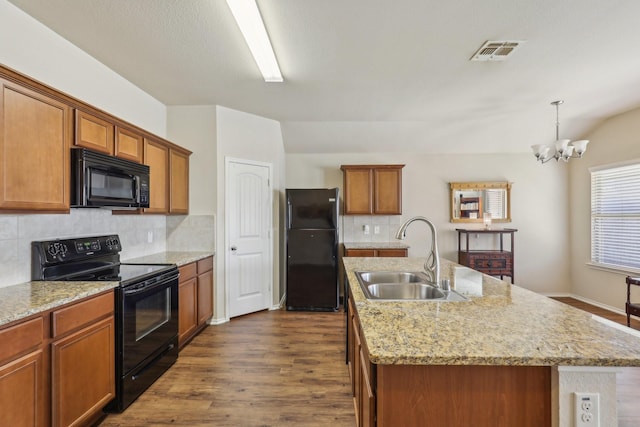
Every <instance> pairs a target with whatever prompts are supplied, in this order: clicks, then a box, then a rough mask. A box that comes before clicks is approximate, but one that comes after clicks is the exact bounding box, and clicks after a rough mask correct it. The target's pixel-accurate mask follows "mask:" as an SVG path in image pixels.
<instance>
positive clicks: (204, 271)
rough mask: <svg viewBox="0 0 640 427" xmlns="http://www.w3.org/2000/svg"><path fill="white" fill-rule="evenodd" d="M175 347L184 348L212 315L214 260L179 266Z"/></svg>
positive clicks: (202, 260)
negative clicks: (176, 344) (176, 340)
mask: <svg viewBox="0 0 640 427" xmlns="http://www.w3.org/2000/svg"><path fill="white" fill-rule="evenodd" d="M179 269H180V282H179V284H178V301H179V307H178V346H179V347H180V348H182V347H184V346H185V345H186V344H187V343H188V342H189V341H191V339H193V337H195V336H196V335H197V334H198V333H199V332H201V331H202V329H204V328H205V327H206V325H207V321H208V320H209V319H211V317H212V316H213V257H207V258H204V259H201V260H199V261H197V262H192V263H189V264H186V265H183V266H180V267H179Z"/></svg>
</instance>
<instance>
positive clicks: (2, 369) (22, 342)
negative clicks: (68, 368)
mask: <svg viewBox="0 0 640 427" xmlns="http://www.w3.org/2000/svg"><path fill="white" fill-rule="evenodd" d="M44 325H45V322H44V316H42V315H41V316H38V317H37V318H35V319H31V320H25V321H23V322H20V323H18V324H17V325H15V326H11V327H8V328H6V329H3V330H1V331H0V342H2V343H3V344H2V346H1V347H0V425H3V426H41V425H46V424H47V423H48V413H49V411H48V407H47V400H48V397H49V394H48V387H47V372H48V369H47V363H46V354H47V353H46V348H45V346H44V341H45V340H44V337H45V331H44V330H45V326H44Z"/></svg>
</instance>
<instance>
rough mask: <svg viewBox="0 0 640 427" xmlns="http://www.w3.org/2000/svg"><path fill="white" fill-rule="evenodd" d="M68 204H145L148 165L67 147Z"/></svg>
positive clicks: (131, 206) (127, 206)
mask: <svg viewBox="0 0 640 427" xmlns="http://www.w3.org/2000/svg"><path fill="white" fill-rule="evenodd" d="M71 207H73V208H108V209H137V208H148V207H149V166H147V165H142V164H140V163H135V162H132V161H129V160H124V159H120V158H118V157H113V156H109V155H107V154H103V153H98V152H95V151H91V150H87V149H86V148H74V149H72V150H71Z"/></svg>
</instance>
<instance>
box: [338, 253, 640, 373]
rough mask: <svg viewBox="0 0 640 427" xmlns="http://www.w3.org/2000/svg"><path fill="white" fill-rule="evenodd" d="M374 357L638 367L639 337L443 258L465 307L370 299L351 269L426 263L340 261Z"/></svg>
mask: <svg viewBox="0 0 640 427" xmlns="http://www.w3.org/2000/svg"><path fill="white" fill-rule="evenodd" d="M343 263H344V266H345V271H346V272H347V279H348V281H349V285H350V289H351V294H352V296H353V302H354V305H355V307H356V311H357V312H358V317H359V320H360V324H361V328H362V331H363V337H364V341H365V343H366V346H367V349H368V351H369V355H370V360H371V362H372V363H375V364H383V365H395V364H411V365H512V366H514V365H516V366H517V365H519V366H640V338H638V337H636V336H634V335H632V334H629V333H626V332H624V331H621V330H619V329H617V328H613V327H611V326H609V325H607V324H605V323H603V322H601V321H598V320H596V318H594V316H592V315H591V314H590V313H587V312H585V311H582V310H578V309H576V308H573V307H571V306H569V305H567V304H564V303H561V302H558V301H555V300H552V299H550V298H547V297H545V296H542V295H539V294H536V293H534V292H532V291H529V290H527V289H524V288H521V287H518V286H515V285H511V284H510V283H508V282H505V281H502V280H500V279H497V278H494V277H491V276H487V275H484V274H482V273H479V272H477V271H475V270H471V269H469V268H467V267H463V266H460V265H458V264H456V263H453V262H451V261H448V260H445V259H441V278H449V279H450V281H451V287H452V289H455V290H456V291H458V292H459V293H461V294H463V295H465V296H467V297H468V298H469V301H465V302H436V301H406V302H395V301H372V300H367V299H366V298H365V296H364V294H363V292H362V290H361V288H360V285H359V283H358V280H357V278H356V276H355V274H354V271H361V270H392V271H398V270H403V271H420V270H422V266H423V264H424V258H361V257H347V258H343Z"/></svg>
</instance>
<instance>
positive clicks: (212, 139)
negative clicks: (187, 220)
mask: <svg viewBox="0 0 640 427" xmlns="http://www.w3.org/2000/svg"><path fill="white" fill-rule="evenodd" d="M167 138H168V139H169V140H170V141H172V142H174V143H176V144H178V145H180V146H181V147H184V148H186V149H188V150H191V151H192V152H193V154H191V156H190V157H189V214H190V215H211V214H214V213H215V211H216V193H217V191H216V164H217V160H216V156H217V153H216V107H215V106H214V105H204V106H173V107H168V108H167Z"/></svg>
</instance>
